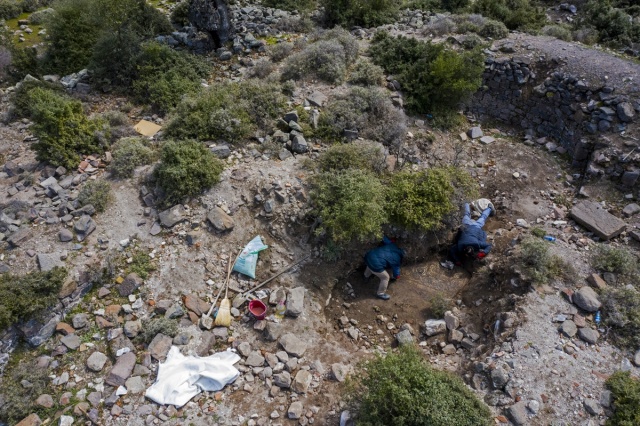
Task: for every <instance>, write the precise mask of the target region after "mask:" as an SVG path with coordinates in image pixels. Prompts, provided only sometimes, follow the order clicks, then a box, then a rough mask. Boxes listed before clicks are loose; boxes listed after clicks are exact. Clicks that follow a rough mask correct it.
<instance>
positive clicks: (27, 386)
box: [0, 350, 57, 425]
mask: <svg viewBox="0 0 640 426" xmlns="http://www.w3.org/2000/svg"><path fill="white" fill-rule="evenodd" d="M19 351H20V350H19ZM20 352H22V351H20ZM27 356H28V355H27ZM27 356H24V354H23V353H13V354H12V356H11V358H10V361H9V364H8V365H7V367H6V370H5V371H4V374H3V376H2V386H1V388H2V390H0V393H1V399H2V402H3V404H2V405H1V406H0V419H1V420H3V421H5V422H7V423H8V424H13V425H15V424H18V422H19V421H20V420H22V419H24V418H25V417H27V416H28V415H29V414H31V413H36V414H38V415H39V416H40V418H43V419H44V418H47V417H50V416H52V415H53V414H54V413H55V409H56V408H57V407H56V404H55V398H54V406H53V407H52V408H51V409H46V408H44V407H42V406H40V405H38V404H36V403H35V401H36V399H37V398H38V397H39V396H40V395H42V394H45V393H47V391H48V389H49V384H50V382H51V379H50V378H49V374H50V372H49V369H48V368H46V367H39V366H38V364H37V361H36V360H35V359H32V358H27Z"/></svg>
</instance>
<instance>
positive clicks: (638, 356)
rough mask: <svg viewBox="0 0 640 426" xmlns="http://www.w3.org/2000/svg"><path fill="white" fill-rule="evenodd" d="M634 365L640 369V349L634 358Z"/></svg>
mask: <svg viewBox="0 0 640 426" xmlns="http://www.w3.org/2000/svg"><path fill="white" fill-rule="evenodd" d="M633 363H634V364H635V365H636V367H640V349H638V350H637V351H636V354H635V355H634V356H633Z"/></svg>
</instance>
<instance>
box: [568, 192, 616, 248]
mask: <svg viewBox="0 0 640 426" xmlns="http://www.w3.org/2000/svg"><path fill="white" fill-rule="evenodd" d="M571 217H572V218H573V219H574V220H575V221H576V222H577V223H579V224H580V225H582V226H584V227H585V228H587V229H589V230H590V231H592V232H593V233H594V234H596V235H597V236H598V237H600V238H602V239H603V240H610V239H611V238H614V237H617V236H618V235H620V233H621V232H622V231H624V229H625V228H626V226H627V224H626V223H624V221H623V220H621V219H619V218H617V217H615V216H614V215H612V214H611V213H609V212H608V211H606V210H605V209H604V207H602V205H601V204H599V203H596V202H594V201H583V202H581V203H580V204H577V205H575V206H574V207H573V208H572V209H571Z"/></svg>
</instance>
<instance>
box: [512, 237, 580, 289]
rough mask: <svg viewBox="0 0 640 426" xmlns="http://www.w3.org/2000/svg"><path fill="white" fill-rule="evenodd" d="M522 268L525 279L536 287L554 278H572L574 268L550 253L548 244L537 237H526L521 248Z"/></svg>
mask: <svg viewBox="0 0 640 426" xmlns="http://www.w3.org/2000/svg"><path fill="white" fill-rule="evenodd" d="M520 266H521V267H522V271H523V273H524V275H525V278H526V279H528V280H529V281H531V283H532V284H534V285H539V284H547V282H548V281H549V280H550V279H552V278H554V277H559V276H562V275H564V276H565V277H570V276H571V275H572V274H573V268H572V267H571V265H569V264H567V263H566V262H564V261H563V260H562V258H560V257H559V256H556V255H552V254H550V253H549V247H548V243H547V242H546V241H545V240H541V239H539V238H535V237H526V238H525V239H524V240H523V241H522V245H521V247H520Z"/></svg>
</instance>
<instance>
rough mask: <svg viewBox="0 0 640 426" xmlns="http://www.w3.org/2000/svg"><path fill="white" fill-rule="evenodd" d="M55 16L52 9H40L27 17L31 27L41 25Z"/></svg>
mask: <svg viewBox="0 0 640 426" xmlns="http://www.w3.org/2000/svg"><path fill="white" fill-rule="evenodd" d="M54 14H55V11H54V10H53V9H52V8H47V9H41V10H38V11H35V12H33V13H32V14H31V15H29V23H30V24H31V25H42V24H44V23H45V22H46V21H47V20H48V19H50V18H51V17H52V16H53V15H54Z"/></svg>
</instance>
